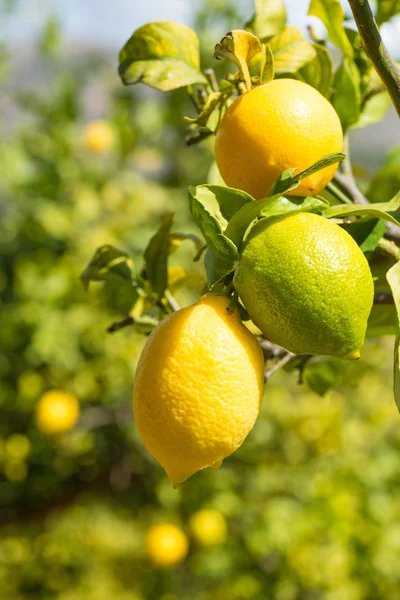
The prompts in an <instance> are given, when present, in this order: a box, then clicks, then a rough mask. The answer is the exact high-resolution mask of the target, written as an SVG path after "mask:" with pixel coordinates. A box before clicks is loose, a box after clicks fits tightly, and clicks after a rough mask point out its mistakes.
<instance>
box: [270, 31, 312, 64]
mask: <svg viewBox="0 0 400 600" xmlns="http://www.w3.org/2000/svg"><path fill="white" fill-rule="evenodd" d="M269 45H270V48H271V50H272V53H273V55H274V68H275V73H277V74H278V75H279V74H283V73H296V72H297V71H298V70H299V69H301V67H303V66H304V65H305V64H307V63H308V62H309V61H311V60H313V59H314V58H315V56H316V52H315V50H314V47H313V45H312V44H310V43H309V42H307V40H305V39H304V37H303V35H302V33H301V31H300V30H299V29H297V27H295V26H294V25H288V26H287V27H285V29H284V30H283V31H282V33H280V34H278V35H276V36H275V37H273V38H272V39H271V40H270V41H269Z"/></svg>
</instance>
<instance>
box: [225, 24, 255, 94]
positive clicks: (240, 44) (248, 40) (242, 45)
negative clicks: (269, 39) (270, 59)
mask: <svg viewBox="0 0 400 600" xmlns="http://www.w3.org/2000/svg"><path fill="white" fill-rule="evenodd" d="M260 52H261V42H260V40H259V39H258V37H256V36H255V35H253V34H252V33H250V32H249V31H244V30H243V29H233V30H232V31H230V32H229V33H227V34H226V36H224V37H223V38H222V40H221V41H220V42H219V44H217V45H216V46H215V52H214V58H217V59H220V58H227V59H229V60H231V61H233V62H234V63H235V64H236V65H237V66H238V68H239V69H240V72H241V74H242V77H243V79H244V81H245V83H246V87H247V89H248V90H250V89H251V81H250V74H249V67H248V64H249V62H250V61H251V59H252V58H254V57H255V56H256V55H257V54H259V53H260Z"/></svg>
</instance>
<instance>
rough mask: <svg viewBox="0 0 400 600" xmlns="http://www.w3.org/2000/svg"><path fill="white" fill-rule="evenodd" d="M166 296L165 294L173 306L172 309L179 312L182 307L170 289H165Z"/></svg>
mask: <svg viewBox="0 0 400 600" xmlns="http://www.w3.org/2000/svg"><path fill="white" fill-rule="evenodd" d="M164 296H165V299H166V301H167V302H168V304H169V306H170V308H172V310H173V311H174V312H177V311H178V310H180V309H181V307H180V306H179V304H178V303H177V301H176V300H175V298H174V297H173V295H172V294H171V292H170V291H169V290H165V292H164Z"/></svg>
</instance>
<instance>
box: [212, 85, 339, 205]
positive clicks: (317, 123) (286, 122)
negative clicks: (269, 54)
mask: <svg viewBox="0 0 400 600" xmlns="http://www.w3.org/2000/svg"><path fill="white" fill-rule="evenodd" d="M342 149H343V132H342V127H341V124H340V120H339V117H338V115H337V113H336V111H335V109H334V108H333V106H332V105H331V104H330V103H329V102H328V100H327V99H326V98H324V96H322V94H320V93H319V92H318V91H317V90H316V89H314V88H313V87H311V86H310V85H308V84H306V83H303V82H301V81H297V80H295V79H275V80H273V81H270V82H269V83H264V84H262V85H260V86H258V87H255V88H253V89H252V90H251V91H250V92H247V93H245V94H243V96H240V97H239V98H238V99H237V100H235V101H234V102H233V103H232V104H231V105H230V106H229V108H228V109H227V111H226V112H225V114H224V116H223V118H222V121H221V124H220V126H219V128H218V131H217V136H216V141H215V154H216V161H217V165H218V169H219V171H220V173H221V175H222V177H223V179H224V181H225V183H226V185H228V186H229V187H233V188H238V189H240V190H244V191H245V192H248V193H249V194H251V195H252V196H254V198H265V197H266V196H268V194H269V193H270V192H271V190H272V188H273V186H274V184H275V182H276V180H277V179H278V177H279V175H280V174H281V173H282V172H283V171H285V170H286V169H289V168H295V169H296V171H295V172H300V171H304V170H305V169H307V168H308V167H310V166H311V165H313V164H314V163H315V162H317V161H318V160H320V159H321V158H323V157H324V156H326V155H327V154H331V153H334V152H341V151H342ZM336 169H337V164H335V165H331V166H330V167H326V168H325V169H322V170H321V171H318V172H317V173H314V174H313V175H310V176H309V177H306V178H305V179H303V180H302V181H301V183H300V184H299V185H298V186H297V188H296V189H294V190H292V191H291V192H289V194H291V195H295V196H315V195H316V194H318V192H320V190H322V189H323V188H324V187H325V186H326V184H327V183H329V181H330V180H331V179H332V177H333V175H334V173H335V171H336Z"/></svg>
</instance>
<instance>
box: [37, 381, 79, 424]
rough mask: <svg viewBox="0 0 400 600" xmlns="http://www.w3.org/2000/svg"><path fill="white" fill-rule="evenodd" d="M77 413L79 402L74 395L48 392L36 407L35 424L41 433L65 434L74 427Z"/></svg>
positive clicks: (55, 391) (53, 391) (58, 391)
mask: <svg viewBox="0 0 400 600" xmlns="http://www.w3.org/2000/svg"><path fill="white" fill-rule="evenodd" d="M79 413H80V407H79V401H78V399H77V397H76V396H74V394H71V393H69V392H64V391H63V390H50V391H49V392H46V393H45V394H43V396H41V398H40V399H39V401H38V403H37V405H36V413H35V417H36V424H37V427H38V429H40V431H42V432H43V433H47V434H57V433H65V432H66V431H69V430H70V429H72V428H73V427H74V426H75V424H76V422H77V421H78V419H79Z"/></svg>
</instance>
